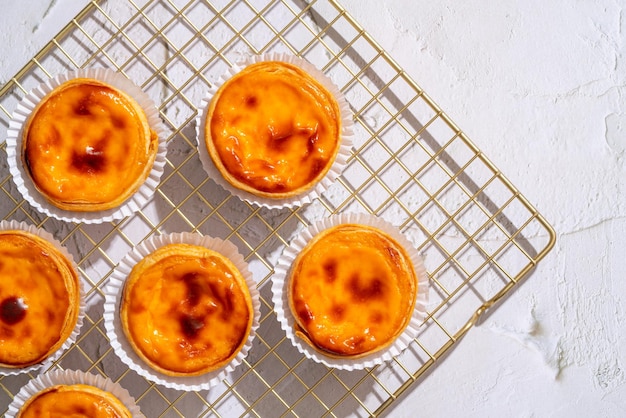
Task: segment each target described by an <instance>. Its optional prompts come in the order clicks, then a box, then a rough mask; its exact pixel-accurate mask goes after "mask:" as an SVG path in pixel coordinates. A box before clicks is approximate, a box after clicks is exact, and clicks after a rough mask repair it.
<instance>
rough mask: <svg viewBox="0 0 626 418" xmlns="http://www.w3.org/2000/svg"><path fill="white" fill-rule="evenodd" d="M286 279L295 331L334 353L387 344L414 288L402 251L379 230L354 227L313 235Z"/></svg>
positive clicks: (353, 353)
mask: <svg viewBox="0 0 626 418" xmlns="http://www.w3.org/2000/svg"><path fill="white" fill-rule="evenodd" d="M288 280H289V282H288V284H289V308H290V309H291V311H292V314H293V315H294V318H295V321H296V326H295V327H296V329H295V334H296V335H297V336H298V337H299V338H301V339H302V340H304V341H305V342H306V343H308V344H309V345H311V346H312V347H314V348H315V349H316V350H319V351H320V352H322V353H324V354H325V355H329V356H330V357H338V358H359V357H362V356H365V355H368V354H372V353H374V352H377V351H379V350H382V349H384V348H386V347H388V346H389V345H391V344H392V343H393V341H394V340H395V339H396V338H397V337H398V336H399V335H400V334H401V333H402V332H403V331H404V329H405V328H406V326H407V325H408V323H409V321H410V319H411V315H412V313H413V309H414V306H415V300H416V293H417V276H416V274H415V270H414V267H413V265H412V263H411V260H410V258H409V255H408V254H407V252H406V250H405V249H404V248H403V247H402V246H401V245H400V244H398V243H397V242H396V241H395V240H394V239H392V238H391V237H390V236H389V235H387V234H386V233H384V232H383V231H381V230H378V229H377V228H374V227H371V226H366V225H357V224H341V225H338V226H334V227H332V228H329V229H327V230H325V231H322V232H321V233H320V234H318V235H317V236H316V237H314V238H313V239H312V240H311V241H310V242H309V243H308V244H307V245H306V246H305V247H304V249H303V250H302V251H301V252H300V254H299V255H298V256H297V257H296V260H295V262H294V264H293V266H292V268H291V274H290V276H289V279H288Z"/></svg>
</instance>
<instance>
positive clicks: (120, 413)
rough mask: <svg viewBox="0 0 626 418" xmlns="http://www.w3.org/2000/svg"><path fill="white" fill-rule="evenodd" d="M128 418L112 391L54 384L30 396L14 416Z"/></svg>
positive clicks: (88, 386) (128, 415)
mask: <svg viewBox="0 0 626 418" xmlns="http://www.w3.org/2000/svg"><path fill="white" fill-rule="evenodd" d="M42 416H45V417H52V418H54V417H74V416H77V417H78V416H81V417H82V416H85V417H91V418H131V417H132V415H131V413H130V411H129V410H128V408H126V406H125V405H124V404H123V403H122V402H121V401H120V400H119V399H118V398H117V397H115V396H114V395H113V394H112V393H109V392H107V391H105V390H102V389H99V388H96V387H94V386H90V385H84V384H75V385H55V386H51V387H49V388H46V389H44V390H42V391H41V392H39V393H37V394H36V395H34V396H32V397H31V398H30V399H29V400H28V401H27V402H26V403H25V404H24V405H23V406H22V408H20V411H19V413H18V414H17V417H16V418H36V417H42Z"/></svg>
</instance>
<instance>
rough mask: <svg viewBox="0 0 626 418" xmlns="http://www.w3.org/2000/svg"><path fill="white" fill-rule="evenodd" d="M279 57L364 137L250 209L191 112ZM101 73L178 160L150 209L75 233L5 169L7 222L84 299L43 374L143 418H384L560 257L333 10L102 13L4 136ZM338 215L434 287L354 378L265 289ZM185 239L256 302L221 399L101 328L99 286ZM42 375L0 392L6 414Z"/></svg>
mask: <svg viewBox="0 0 626 418" xmlns="http://www.w3.org/2000/svg"><path fill="white" fill-rule="evenodd" d="M272 51H278V52H289V53H293V54H297V55H300V56H302V57H304V58H306V59H307V60H309V61H311V62H312V63H313V64H315V65H316V66H317V67H318V68H320V69H322V70H323V71H324V72H326V73H327V74H328V75H329V76H330V77H331V78H332V79H333V80H334V81H335V83H336V84H337V85H338V86H339V87H340V88H341V90H342V91H343V92H344V94H345V96H346V98H347V99H348V101H349V103H350V105H351V109H352V111H353V112H354V119H355V123H356V127H355V134H356V135H355V138H356V141H355V145H354V149H353V155H352V157H351V159H350V160H349V163H348V166H347V168H346V170H345V173H344V175H343V176H342V177H341V178H340V179H339V181H337V182H336V184H334V185H333V187H331V189H330V190H328V192H327V193H326V194H325V195H324V196H323V197H322V198H320V199H317V200H315V201H314V202H313V203H311V204H310V205H307V206H305V207H303V208H300V209H297V210H288V209H285V210H267V209H262V208H257V207H254V206H250V205H248V204H246V203H244V202H241V201H240V200H238V199H237V198H235V197H233V196H230V195H229V194H228V193H226V192H224V191H223V190H222V189H220V188H219V187H218V186H216V185H215V183H213V181H212V180H210V179H207V178H206V175H205V174H204V172H203V170H202V168H201V165H200V161H199V159H198V156H197V152H196V144H195V121H194V118H195V116H196V114H197V112H198V109H197V107H196V106H197V105H199V103H200V101H201V99H202V97H203V96H204V95H205V93H206V91H207V89H208V87H209V86H210V85H211V83H212V82H214V81H216V80H217V79H218V77H219V76H220V75H221V74H222V73H224V71H225V70H226V68H227V67H228V66H229V65H230V64H231V63H233V62H236V61H237V60H239V59H241V58H242V57H244V56H246V55H248V54H252V53H253V54H256V53H265V52H272ZM98 66H100V67H108V68H113V69H116V70H118V71H119V72H122V73H123V74H125V75H126V76H127V77H129V78H130V79H131V80H133V81H134V82H135V83H137V84H138V85H140V86H141V87H142V88H143V89H144V90H145V91H146V92H147V93H148V94H149V95H150V96H151V97H152V98H153V99H154V100H155V102H156V103H158V105H159V110H160V113H161V117H162V119H163V121H164V123H165V125H166V127H167V141H168V154H167V164H166V169H165V173H164V175H163V177H162V181H161V184H160V186H159V187H158V189H157V191H156V193H155V195H154V197H153V199H152V200H151V202H150V203H149V204H148V205H147V206H146V207H145V208H144V209H143V210H141V211H140V212H138V213H136V214H134V215H133V216H131V217H129V218H126V219H123V220H121V221H119V222H113V223H106V224H102V225H85V224H79V225H75V224H66V223H64V222H60V221H57V220H55V219H53V218H47V217H45V216H43V215H41V214H39V213H37V212H36V211H35V210H33V209H32V208H31V207H30V206H29V204H28V203H27V202H25V201H24V200H23V199H22V197H21V196H20V194H19V192H18V191H17V189H16V187H15V185H14V184H13V182H12V179H11V176H10V174H9V170H8V166H7V164H6V162H5V159H4V158H3V159H2V163H1V164H0V187H1V189H2V197H1V198H0V201H1V202H2V203H1V204H0V216H1V217H2V218H4V219H16V220H21V221H26V222H29V223H32V224H35V225H38V226H40V227H42V228H44V229H46V230H48V231H49V232H51V233H53V234H54V235H55V237H56V238H57V239H59V240H61V241H62V242H63V243H64V244H65V245H66V246H67V247H68V249H69V250H70V251H71V252H72V253H73V255H74V257H75V259H76V260H77V264H78V266H79V269H80V271H81V274H82V276H83V278H84V281H85V284H86V293H87V299H88V302H87V303H88V309H87V315H86V318H85V321H84V322H85V324H84V326H83V329H82V330H81V334H80V337H79V340H78V341H77V343H76V344H74V345H73V346H72V347H71V348H70V349H69V350H68V351H67V352H65V353H64V355H63V356H62V357H61V358H60V359H59V360H58V361H57V362H55V363H54V364H53V365H51V366H50V368H51V369H55V368H61V369H68V368H69V369H81V370H85V371H89V372H92V373H96V374H102V375H106V376H108V377H110V378H111V379H113V380H115V381H118V382H120V383H121V384H122V386H124V387H125V388H126V389H128V390H129V391H130V393H131V395H133V396H134V397H135V398H136V399H137V402H138V404H139V405H140V407H141V409H142V412H144V414H146V416H148V417H157V416H161V417H175V416H183V417H191V416H229V417H230V416H235V415H243V416H261V417H263V416H278V415H284V416H307V417H310V416H340V417H342V416H347V415H354V416H370V415H373V416H376V415H380V414H382V412H383V411H384V410H385V409H386V408H387V407H388V406H389V405H391V404H392V403H393V402H394V400H395V399H396V398H397V397H398V396H399V395H400V394H402V393H403V392H405V391H406V390H407V389H408V388H409V387H410V386H411V385H412V384H413V383H414V382H416V381H417V380H418V379H419V378H420V376H422V375H423V374H424V373H425V372H426V371H427V370H429V369H430V368H431V367H433V366H434V365H435V363H436V362H437V360H438V359H439V358H441V357H442V355H443V354H444V353H446V352H447V351H448V350H450V349H451V348H452V347H453V346H454V345H455V343H456V342H458V340H459V339H460V338H461V337H462V336H463V335H464V334H465V333H466V332H467V331H468V330H469V329H470V328H471V327H472V325H474V324H475V322H476V321H477V320H478V318H479V317H480V315H481V314H482V313H484V312H485V311H486V310H487V309H488V308H490V307H491V306H492V305H494V304H495V303H496V302H498V301H500V300H502V299H503V298H504V297H505V296H506V295H507V294H509V293H510V291H511V290H512V289H513V288H514V287H515V286H516V285H517V284H518V283H519V282H520V281H521V280H522V279H523V278H524V277H525V276H527V275H528V273H529V272H531V271H532V270H533V268H534V267H535V266H536V265H537V263H538V262H539V261H540V260H541V259H542V258H543V257H544V256H545V255H546V254H547V253H548V252H549V251H550V249H551V248H552V247H553V246H554V242H555V234H554V231H553V230H552V228H551V226H550V225H549V224H548V223H547V222H546V221H545V220H544V218H543V217H542V216H541V215H540V214H539V213H538V212H537V211H536V210H535V209H534V208H533V206H531V205H530V204H529V203H528V202H527V201H526V199H525V198H524V197H523V196H522V195H521V194H520V193H519V191H518V190H516V189H515V187H514V186H513V185H512V184H511V183H510V182H509V181H508V180H507V179H506V178H505V177H504V176H503V175H502V173H501V172H500V171H499V170H498V169H497V168H495V167H494V166H493V164H492V163H491V162H489V160H488V159H487V158H486V157H485V156H484V155H483V154H482V152H480V151H479V150H478V149H477V148H476V146H475V145H473V144H472V142H471V141H470V140H469V139H468V138H467V137H466V136H465V135H464V134H463V133H462V132H461V131H460V130H459V129H458V128H457V127H456V126H455V125H454V123H453V122H451V121H450V119H449V118H448V117H447V116H446V115H445V114H444V113H443V112H442V110H441V109H440V108H439V107H438V106H437V105H436V104H435V103H433V101H432V100H431V99H430V98H429V97H428V96H427V95H426V94H425V93H424V92H423V91H422V90H421V89H420V87H419V86H418V85H417V84H416V83H415V82H414V81H412V80H411V79H410V77H408V76H407V75H406V74H405V73H404V72H403V71H402V69H401V68H400V67H399V66H398V65H397V64H396V63H395V62H394V61H393V60H392V59H391V58H390V57H389V56H388V55H387V53H386V52H385V51H384V50H382V49H381V47H380V46H379V45H378V44H377V43H376V42H375V41H374V40H373V39H372V38H371V37H370V36H369V35H368V34H367V33H365V32H364V30H363V29H362V28H361V26H359V24H358V23H357V22H355V21H354V19H353V18H352V17H351V16H350V15H349V14H348V13H346V11H345V10H344V9H343V8H342V7H341V6H340V5H339V4H338V3H337V2H336V1H334V0H319V1H311V2H307V1H302V0H279V1H267V0H254V1H253V0H243V1H211V2H205V1H195V0H194V1H188V0H127V1H125V0H109V1H96V0H94V1H92V2H91V3H89V4H88V6H87V7H86V8H85V9H84V10H83V11H82V12H81V13H80V14H79V15H78V16H76V18H75V19H74V20H72V22H70V23H69V24H68V25H67V26H66V27H65V28H64V29H63V30H62V31H61V32H60V33H59V34H58V35H57V36H56V37H54V38H53V39H52V40H51V41H50V43H49V44H47V45H46V46H45V47H44V48H43V49H42V51H40V52H39V53H38V54H37V55H36V56H35V57H34V58H33V59H32V60H31V61H30V62H29V63H28V64H27V65H26V66H25V67H24V68H23V69H22V70H21V71H20V72H19V73H18V74H16V76H15V77H14V78H13V79H11V81H10V82H9V83H8V84H7V85H5V86H4V87H3V88H2V90H1V91H0V121H1V126H0V129H1V130H2V133H3V134H4V133H6V129H7V127H8V123H9V120H10V118H11V113H12V112H13V110H14V109H15V107H16V105H17V103H18V102H19V100H20V99H21V98H22V97H23V96H24V95H25V93H26V92H27V91H29V90H31V89H32V88H34V87H35V86H37V85H38V84H39V83H41V82H42V81H44V80H46V79H47V78H49V77H51V76H55V75H57V74H59V73H62V72H66V71H69V70H73V69H75V68H79V67H98ZM0 148H2V149H3V150H5V149H6V144H5V143H4V142H2V143H0ZM345 211H361V212H369V213H374V214H376V215H379V216H381V217H383V218H385V219H387V220H390V221H392V222H393V223H395V224H396V225H398V226H399V228H400V229H401V230H402V231H403V232H404V233H405V234H407V235H408V236H409V238H410V239H411V240H412V242H413V243H414V244H415V245H416V247H417V248H418V250H419V252H420V253H421V254H423V256H424V258H425V264H426V267H427V270H428V273H429V275H430V291H429V296H430V301H429V305H428V317H427V319H426V321H425V322H424V324H423V326H422V330H421V333H420V335H419V336H418V338H417V339H416V340H415V342H414V343H412V344H411V346H410V347H409V348H408V349H407V350H406V351H405V352H404V353H403V354H402V355H400V356H399V357H397V358H396V359H394V361H392V362H390V363H389V364H385V365H382V366H379V367H376V368H374V369H371V370H364V371H354V372H346V371H337V370H330V369H327V368H326V367H324V366H321V365H318V364H315V363H312V362H310V361H308V360H307V359H305V358H304V357H303V356H302V355H300V354H299V353H298V352H297V351H296V350H295V348H293V347H292V346H291V344H290V343H289V341H288V340H287V339H286V338H285V336H284V333H283V332H282V331H281V329H280V327H279V325H278V322H277V321H276V318H275V315H274V314H273V311H272V303H271V291H270V286H269V283H268V282H269V279H270V277H271V275H272V273H273V264H274V263H275V262H276V260H277V257H278V255H279V254H280V252H281V251H282V249H283V248H284V246H285V245H286V244H287V243H288V242H289V241H290V239H291V238H292V237H293V236H294V235H295V234H296V233H297V232H298V231H299V230H301V229H302V228H304V227H305V226H307V225H309V224H310V223H311V222H314V221H316V220H318V219H321V218H323V217H326V216H328V215H330V214H334V213H338V212H345ZM175 231H199V232H201V233H204V234H208V235H212V236H217V237H220V238H225V239H229V240H230V241H232V242H233V243H235V244H236V245H237V246H238V248H239V250H240V251H241V252H242V254H244V256H245V258H246V260H247V261H248V263H250V266H251V269H252V271H253V274H254V276H255V279H256V280H257V281H258V283H259V288H260V291H261V296H262V314H261V325H260V329H259V332H258V336H257V338H256V340H255V344H254V346H253V348H252V350H251V352H250V354H249V356H248V358H247V359H246V361H245V362H244V364H243V365H242V366H241V367H239V368H238V369H237V371H236V372H234V373H233V374H231V375H230V376H229V377H228V378H227V379H226V380H225V381H224V382H223V383H222V384H221V385H219V386H218V387H216V388H214V389H211V390H210V391H202V392H181V391H176V390H171V389H166V388H163V387H160V386H158V385H154V384H151V383H150V382H148V381H145V380H144V379H143V378H141V377H139V376H138V375H136V374H135V373H134V372H132V371H129V370H128V369H127V368H126V367H125V366H124V365H123V363H121V362H120V361H119V360H118V359H117V357H116V356H115V354H114V353H113V352H112V349H111V348H110V346H109V345H108V341H107V339H106V334H105V331H104V326H103V321H102V311H103V309H102V301H103V296H102V293H101V289H102V287H103V285H104V284H105V283H106V281H107V279H108V276H109V275H110V274H111V272H112V270H113V269H114V267H115V266H116V264H117V263H118V261H119V260H120V259H121V258H122V257H123V256H124V254H125V253H126V251H128V250H129V249H130V248H131V247H132V246H133V245H136V244H137V243H139V242H141V241H142V240H144V239H145V238H146V237H148V236H150V235H152V234H160V233H166V232H175ZM31 377H33V376H32V375H28V374H26V375H18V376H5V377H2V378H0V387H1V389H2V390H1V391H0V412H2V413H3V412H5V411H6V407H7V406H8V404H9V403H10V401H11V399H12V397H13V396H14V395H15V394H16V393H17V392H18V391H19V389H20V387H21V386H22V385H23V384H25V383H26V382H27V381H28V379H30V378H31Z"/></svg>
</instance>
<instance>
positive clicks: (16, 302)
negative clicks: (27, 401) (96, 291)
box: [0, 230, 80, 368]
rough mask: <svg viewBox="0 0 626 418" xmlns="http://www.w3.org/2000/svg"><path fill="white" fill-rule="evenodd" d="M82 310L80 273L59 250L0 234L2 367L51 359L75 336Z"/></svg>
mask: <svg viewBox="0 0 626 418" xmlns="http://www.w3.org/2000/svg"><path fill="white" fill-rule="evenodd" d="M79 307H80V285H79V277H78V274H77V273H76V271H75V270H74V268H73V266H72V264H71V262H70V261H69V260H68V259H67V258H66V257H65V256H64V255H63V254H62V253H61V252H60V251H59V249H57V248H56V247H55V246H54V245H53V244H52V243H50V242H48V241H46V240H45V239H43V238H41V237H39V236H37V235H35V234H32V233H30V232H26V231H21V230H5V231H0V366H2V367H7V368H23V367H26V366H30V365H33V364H36V363H39V362H41V361H43V360H44V359H46V358H47V357H49V356H50V355H51V354H52V353H54V352H55V351H57V350H58V349H59V348H61V346H62V345H63V343H64V342H65V341H66V340H67V338H68V337H69V336H70V335H71V334H72V331H73V330H74V327H75V326H76V323H77V321H78V315H79Z"/></svg>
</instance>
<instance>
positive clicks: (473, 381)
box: [0, 0, 626, 417]
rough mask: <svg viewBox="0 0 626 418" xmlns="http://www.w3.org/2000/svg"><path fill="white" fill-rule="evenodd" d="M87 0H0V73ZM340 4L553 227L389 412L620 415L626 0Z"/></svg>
mask: <svg viewBox="0 0 626 418" xmlns="http://www.w3.org/2000/svg"><path fill="white" fill-rule="evenodd" d="M85 3H86V1H84V0H81V1H75V0H33V1H29V2H18V1H15V0H0V10H3V12H2V13H1V14H0V28H1V29H0V82H2V83H4V82H6V81H7V80H8V79H9V78H10V77H11V76H12V75H13V74H14V73H15V72H16V71H17V70H18V69H19V68H21V67H22V65H24V64H25V63H26V61H27V60H28V59H29V58H30V57H31V56H32V55H33V54H34V53H35V52H37V51H38V50H39V48H40V47H41V46H42V45H43V43H44V42H46V41H47V40H48V39H50V37H51V36H52V35H53V34H54V33H56V32H57V31H58V30H59V29H60V28H61V27H62V26H63V25H65V23H67V21H69V19H70V18H71V17H72V16H74V15H75V14H76V12H77V11H78V10H79V9H80V8H81V7H82V6H83V5H84V4H85ZM342 4H343V5H344V7H345V8H346V9H347V10H348V12H349V13H351V14H352V15H353V16H354V17H355V18H356V20H357V21H359V22H360V23H361V24H362V25H363V26H364V27H365V29H366V30H367V31H368V32H369V33H370V34H371V35H372V36H373V37H374V39H376V40H377V41H378V42H379V43H380V44H381V45H382V46H383V47H384V48H385V49H386V50H387V51H388V52H389V53H390V55H391V56H392V57H393V58H394V59H396V60H397V61H398V63H399V64H400V65H401V67H403V68H404V70H405V71H406V72H407V73H408V74H409V75H410V76H411V77H412V78H414V79H415V80H416V81H417V83H418V84H419V85H420V86H421V87H422V88H423V89H424V90H425V91H426V92H427V93H428V94H429V95H430V96H431V97H432V98H433V99H434V100H435V101H436V102H437V103H438V104H439V105H440V106H441V107H442V108H443V109H444V110H445V111H446V113H447V114H448V115H449V116H450V117H451V118H452V120H454V121H455V122H456V124H457V125H458V126H460V127H461V129H463V130H464V131H465V133H466V134H467V135H468V136H469V137H470V138H471V139H472V140H473V141H474V142H475V143H476V144H477V145H478V147H479V148H480V149H481V150H482V151H483V152H484V153H485V154H486V155H487V156H488V157H489V158H490V159H491V160H492V161H493V162H494V163H495V164H496V166H498V167H499V168H500V169H501V170H502V171H503V172H504V174H505V175H506V176H507V177H508V178H509V179H510V180H511V181H512V183H513V184H514V185H515V186H517V187H518V188H519V189H520V190H521V192H522V193H523V194H524V195H525V196H526V197H527V198H528V200H529V201H530V202H531V203H532V204H533V205H535V206H536V207H537V208H538V209H539V211H540V212H541V213H542V214H543V215H544V216H545V217H546V218H547V219H548V221H549V222H551V223H552V225H553V226H554V227H555V229H556V231H557V244H556V247H555V248H554V250H553V251H552V252H551V253H550V254H549V255H548V257H547V258H546V259H545V260H544V261H543V262H542V263H540V264H539V266H538V268H537V269H536V271H534V272H533V273H532V275H531V276H530V277H529V278H528V279H527V280H526V281H525V282H524V284H523V285H522V286H521V287H519V288H518V289H517V290H516V291H515V292H514V293H513V294H512V295H511V297H509V298H507V299H506V301H505V303H503V304H501V305H499V306H498V307H497V309H495V310H494V312H492V313H491V314H490V315H488V316H487V317H486V318H484V320H482V321H481V322H480V323H479V324H478V325H477V326H476V327H474V328H473V329H472V330H470V332H469V333H468V335H467V336H466V337H465V338H464V339H463V340H462V341H460V342H459V344H457V346H456V347H455V349H454V350H452V352H451V353H450V355H448V356H447V357H446V358H445V359H444V360H443V361H442V362H441V363H440V364H438V365H437V366H436V367H434V368H433V369H431V370H432V371H431V372H429V373H428V374H427V376H426V377H425V378H424V379H423V380H421V381H420V382H419V384H416V385H414V386H413V387H412V388H411V390H409V391H408V392H407V393H406V394H405V395H404V396H403V397H402V398H401V399H400V400H399V401H397V402H395V403H394V407H393V408H392V409H391V410H390V411H389V413H388V416H391V417H414V416H420V417H452V416H464V417H466V416H489V417H499V416H513V417H622V416H626V374H625V367H626V349H625V348H624V347H625V346H626V333H625V332H624V330H625V329H626V312H625V311H626V306H625V305H624V294H626V281H625V280H624V277H625V274H624V273H626V234H625V233H624V232H626V200H625V199H626V181H624V175H625V171H626V168H625V167H624V158H625V157H626V155H625V154H626V101H625V97H626V16H624V15H625V11H624V7H625V6H626V4H625V3H624V2H623V1H614V0H595V1H571V0H553V1H549V2H545V1H538V0H530V1H511V0H508V1H499V2H496V1H487V2H486V1H479V0H467V1H463V2H458V1H455V2H453V1H432V2H425V1H422V0H418V1H413V0H389V1H385V2H381V1H378V0H361V1H357V0H344V1H343V2H342Z"/></svg>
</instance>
